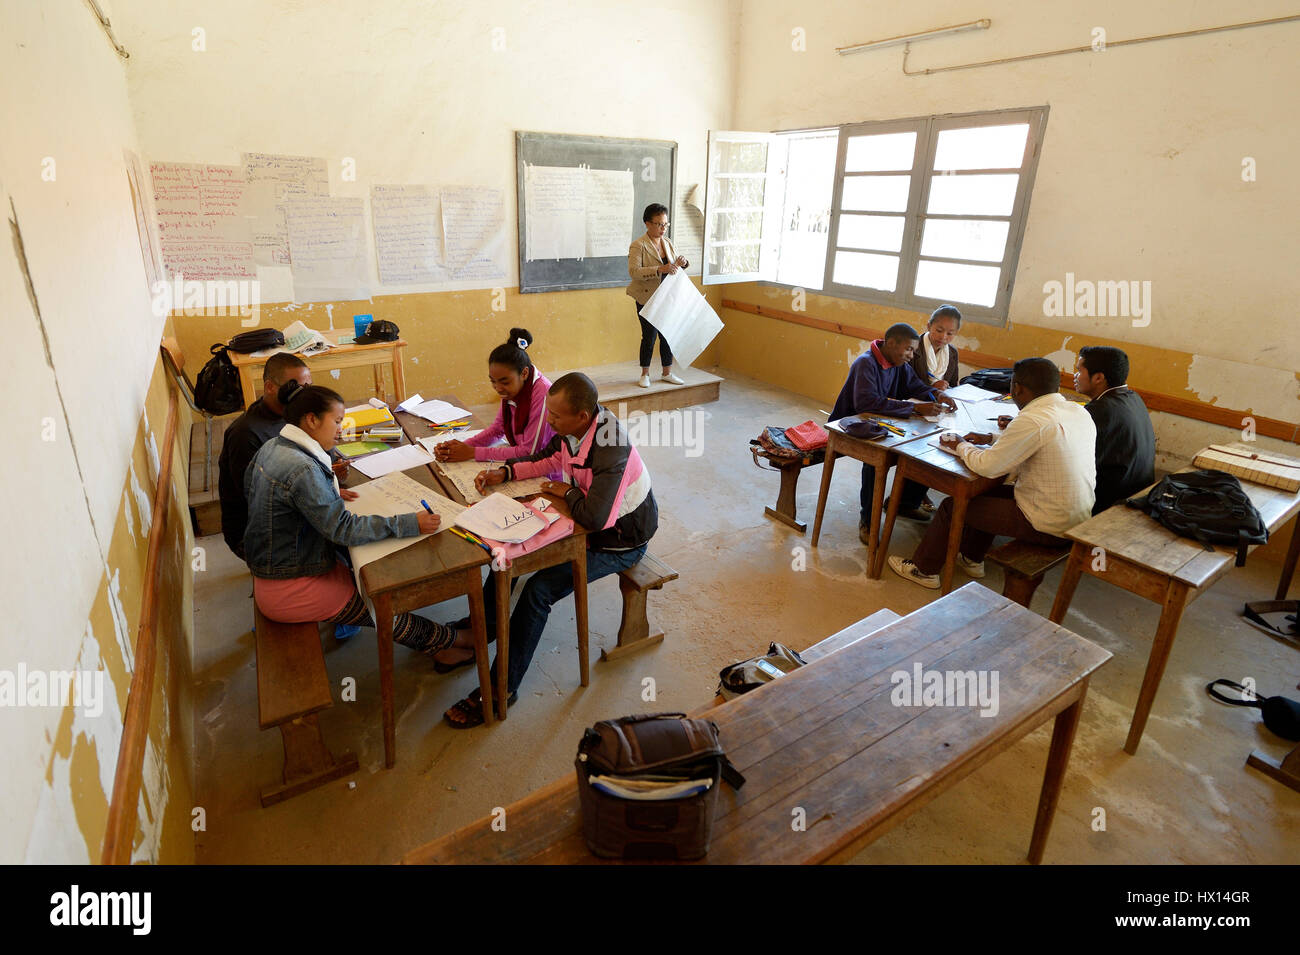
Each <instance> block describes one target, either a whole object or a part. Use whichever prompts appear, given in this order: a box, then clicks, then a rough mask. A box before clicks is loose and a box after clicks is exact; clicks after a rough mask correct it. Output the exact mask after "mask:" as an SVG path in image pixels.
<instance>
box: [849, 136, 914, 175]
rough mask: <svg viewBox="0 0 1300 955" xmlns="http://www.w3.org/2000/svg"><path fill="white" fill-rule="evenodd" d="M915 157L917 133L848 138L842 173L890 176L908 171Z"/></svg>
mask: <svg viewBox="0 0 1300 955" xmlns="http://www.w3.org/2000/svg"><path fill="white" fill-rule="evenodd" d="M915 155H916V133H915V132H908V133H881V134H879V135H876V136H850V137H849V143H848V151H847V152H846V153H845V156H844V171H845V172H891V171H894V170H899V169H911V168H912V163H913V157H914V156H915Z"/></svg>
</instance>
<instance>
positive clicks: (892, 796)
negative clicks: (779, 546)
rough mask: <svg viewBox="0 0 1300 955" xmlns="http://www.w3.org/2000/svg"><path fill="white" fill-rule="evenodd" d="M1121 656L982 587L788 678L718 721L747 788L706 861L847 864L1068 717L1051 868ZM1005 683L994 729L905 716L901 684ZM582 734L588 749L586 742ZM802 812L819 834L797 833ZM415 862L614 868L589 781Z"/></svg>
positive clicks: (428, 849) (1052, 796)
mask: <svg viewBox="0 0 1300 955" xmlns="http://www.w3.org/2000/svg"><path fill="white" fill-rule="evenodd" d="M1109 658H1110V653H1109V652H1107V651H1106V650H1103V649H1102V648H1101V647H1098V646H1096V645H1095V644H1093V643H1090V642H1089V641H1087V640H1084V639H1083V638H1082V637H1079V636H1076V635H1075V634H1073V633H1071V632H1069V631H1068V630H1065V629H1063V628H1061V627H1057V626H1055V625H1053V624H1051V623H1048V622H1047V621H1046V620H1044V619H1043V618H1042V617H1040V616H1038V615H1037V614H1035V613H1032V612H1031V611H1028V610H1026V609H1025V608H1023V607H1021V606H1019V605H1017V604H1014V603H1012V602H1011V601H1009V600H1007V599H1006V598H1005V597H1002V596H1000V595H998V594H995V593H993V592H992V591H991V590H988V589H987V588H985V587H982V586H980V585H978V584H968V585H967V586H965V587H963V588H961V589H960V590H958V591H957V592H955V593H953V594H950V595H948V596H947V597H944V598H942V599H940V600H937V601H935V602H934V603H932V604H929V605H928V606H926V607H923V608H921V609H920V610H917V611H916V612H914V613H911V614H908V615H907V616H906V617H904V618H902V619H901V620H899V621H897V622H896V623H893V624H890V625H888V626H886V627H884V628H883V629H881V630H878V631H876V632H875V633H873V634H871V635H870V636H868V637H865V638H864V639H860V640H857V641H856V642H853V643H851V644H850V645H849V646H846V647H844V648H843V649H841V650H839V651H838V652H835V653H832V654H830V655H829V656H826V657H823V658H820V659H818V660H816V661H814V662H812V663H810V664H808V666H806V667H803V668H801V669H799V670H796V671H795V672H793V673H791V674H790V675H789V676H787V677H784V678H782V679H780V680H776V681H774V682H773V683H770V684H768V685H767V686H765V687H762V688H760V689H758V690H755V691H753V692H751V693H747V694H745V695H744V696H741V697H738V698H736V699H734V700H731V701H730V702H728V703H724V704H723V705H721V706H717V707H714V708H712V709H708V710H706V711H704V713H702V714H701V715H704V716H707V717H708V718H709V719H711V720H713V721H714V722H715V723H716V724H717V725H718V730H719V735H720V737H721V739H722V744H723V746H724V747H725V748H726V751H727V755H728V756H729V757H730V759H731V761H732V762H733V763H734V764H735V765H736V768H737V769H739V770H740V771H741V772H742V773H743V774H744V775H745V779H746V782H745V785H744V787H743V788H742V789H740V790H739V791H735V790H732V789H731V788H730V787H727V786H724V787H723V788H722V790H721V792H720V793H719V794H718V809H717V816H716V817H715V819H714V823H713V837H712V842H711V845H710V848H709V854H708V856H707V857H706V858H705V859H704V860H703V861H704V862H707V863H712V864H714V865H718V864H726V863H733V864H736V863H739V864H752V863H759V862H761V863H810V862H811V863H816V862H843V861H846V860H848V859H850V858H852V857H853V856H854V855H855V854H856V853H857V852H858V851H860V850H861V849H862V848H863V847H864V846H866V845H867V844H868V843H870V842H872V841H873V840H874V839H876V838H878V837H879V836H880V835H882V834H883V833H885V832H886V831H888V830H889V829H890V828H892V827H893V826H895V825H897V824H898V823H899V822H901V821H902V820H904V819H905V818H907V817H908V816H909V815H911V814H912V813H913V812H915V811H916V810H918V809H920V808H921V807H922V806H924V805H926V804H927V803H928V802H930V801H931V800H932V799H934V798H935V797H936V796H938V795H940V794H941V793H943V792H944V791H945V790H947V789H949V788H950V787H952V786H953V785H955V784H956V783H958V782H960V781H961V780H962V779H964V778H965V777H966V776H968V775H970V774H971V773H972V772H974V771H975V770H976V769H978V768H979V767H980V766H982V765H983V764H984V763H986V762H988V761H989V760H991V759H993V758H994V757H995V756H997V755H998V754H999V753H1001V752H1002V751H1003V750H1005V749H1007V748H1008V747H1010V746H1011V745H1012V744H1014V743H1015V742H1016V741H1017V740H1019V739H1021V738H1022V737H1024V736H1025V735H1026V734H1028V733H1030V732H1032V731H1033V730H1034V729H1036V728H1037V727H1038V726H1040V725H1042V724H1043V723H1045V722H1046V721H1047V720H1048V719H1051V718H1052V717H1055V728H1054V730H1053V733H1052V741H1051V746H1050V749H1049V750H1048V755H1047V766H1046V770H1045V772H1044V776H1043V785H1042V789H1041V792H1040V795H1039V801H1038V812H1037V814H1036V817H1035V820H1034V830H1033V836H1032V839H1031V841H1030V847H1029V860H1030V861H1031V862H1033V863H1038V862H1040V861H1041V860H1042V857H1043V850H1044V848H1045V847H1046V844H1047V836H1048V832H1049V831H1050V829H1051V825H1052V817H1053V815H1054V814H1055V811H1056V805H1057V801H1058V799H1059V797H1060V793H1061V784H1062V781H1063V779H1064V775H1065V768H1066V765H1067V763H1068V761H1069V757H1070V749H1071V746H1072V745H1073V742H1074V734H1075V730H1076V728H1077V727H1078V724H1079V715H1080V712H1081V709H1082V707H1083V701H1084V697H1085V695H1086V693H1087V688H1088V679H1089V677H1090V676H1091V675H1092V673H1093V672H1094V671H1095V670H1096V669H1097V668H1098V667H1100V666H1101V665H1102V664H1104V663H1105V662H1106V661H1107V660H1108V659H1109ZM914 663H916V664H921V665H922V666H923V667H924V668H925V669H926V670H961V671H968V670H970V671H976V672H979V671H981V670H986V671H991V672H996V673H998V674H999V681H998V691H999V692H998V700H999V708H998V712H997V714H996V715H993V716H988V717H984V716H981V715H980V713H979V709H978V707H961V706H935V707H923V706H895V705H894V703H893V702H892V700H891V695H892V691H893V690H894V688H895V687H894V683H893V681H892V680H891V675H892V674H893V673H895V672H897V671H900V670H901V671H903V672H906V673H908V674H911V673H912V672H913V664H914ZM578 736H579V734H578V732H577V731H576V730H575V731H574V739H573V743H574V747H575V750H576V747H577V744H578ZM795 807H801V808H802V809H803V810H804V812H805V814H806V817H807V830H806V831H802V832H796V831H794V830H793V829H792V828H791V819H792V815H791V813H792V810H793V809H794V808H795ZM506 818H507V819H508V823H509V824H508V826H507V827H506V829H505V830H504V831H494V830H493V828H492V822H493V817H490V816H489V817H486V818H484V819H481V820H479V821H477V822H474V823H472V824H470V825H468V826H465V827H464V828H462V829H460V830H458V831H456V832H453V833H450V834H449V835H447V836H444V837H442V838H441V839H437V840H435V841H433V842H431V843H429V844H428V845H425V846H423V847H421V848H419V849H415V850H414V851H412V852H410V853H408V854H407V855H406V856H405V858H404V859H403V860H402V861H403V862H406V863H444V864H445V863H529V864H539V863H540V864H553V863H575V864H593V863H605V862H607V861H610V860H604V859H597V858H596V857H595V856H593V855H591V853H590V852H588V850H587V846H586V843H585V842H584V841H583V838H582V816H581V809H580V808H579V804H578V789H577V781H576V777H575V774H574V772H573V770H572V768H570V769H569V770H568V772H567V773H566V774H565V776H564V778H562V779H560V780H558V781H556V782H554V783H552V784H551V785H549V786H546V787H544V788H543V789H540V790H538V791H537V792H535V793H533V794H531V795H529V796H527V797H525V798H524V799H521V800H519V801H518V802H516V803H513V804H512V805H510V806H509V807H507V809H506Z"/></svg>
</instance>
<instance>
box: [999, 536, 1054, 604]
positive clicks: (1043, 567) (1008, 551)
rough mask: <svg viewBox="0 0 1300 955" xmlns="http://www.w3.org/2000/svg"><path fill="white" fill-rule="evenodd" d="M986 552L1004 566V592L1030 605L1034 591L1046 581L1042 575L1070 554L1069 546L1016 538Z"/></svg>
mask: <svg viewBox="0 0 1300 955" xmlns="http://www.w3.org/2000/svg"><path fill="white" fill-rule="evenodd" d="M984 556H985V559H986V560H991V561H993V563H995V564H997V565H998V566H1000V567H1001V568H1002V570H1003V575H1004V583H1003V585H1002V596H1004V597H1006V598H1007V599H1008V600H1014V601H1015V602H1016V603H1018V604H1020V606H1022V607H1028V606H1029V601H1030V600H1032V599H1033V596H1034V591H1035V590H1037V589H1038V585H1039V584H1041V583H1042V582H1043V575H1044V574H1046V573H1047V572H1048V571H1049V570H1051V569H1052V568H1053V567H1055V566H1056V565H1057V564H1061V563H1064V562H1065V560H1066V558H1068V557H1069V556H1070V548H1069V547H1044V546H1042V545H1041V544H1028V543H1026V542H1025V541H1017V540H1013V541H1010V542H1008V543H1006V544H1003V545H1002V546H1001V547H996V548H994V549H993V550H991V551H989V552H988V553H987V554H985V555H984Z"/></svg>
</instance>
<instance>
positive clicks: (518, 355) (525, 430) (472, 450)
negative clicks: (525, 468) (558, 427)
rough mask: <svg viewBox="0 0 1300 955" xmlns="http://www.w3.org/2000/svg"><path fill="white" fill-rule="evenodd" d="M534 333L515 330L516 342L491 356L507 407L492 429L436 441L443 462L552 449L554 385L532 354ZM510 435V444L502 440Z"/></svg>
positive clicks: (491, 373) (493, 378)
mask: <svg viewBox="0 0 1300 955" xmlns="http://www.w3.org/2000/svg"><path fill="white" fill-rule="evenodd" d="M532 343H533V336H532V335H531V334H529V332H528V329H526V328H512V329H510V340H509V341H507V342H505V343H504V344H501V345H498V346H497V347H496V348H494V349H492V353H491V354H489V355H488V380H489V381H490V382H491V384H492V388H493V390H494V391H496V393H497V394H498V395H500V396H501V409H500V410H499V411H498V412H497V416H496V420H495V421H493V422H492V424H491V426H490V427H487V428H484V429H483V430H482V431H480V432H479V433H478V434H476V435H474V436H473V437H472V438H468V439H466V440H465V441H443V442H442V443H441V444H436V445H434V449H433V453H434V456H435V457H436V458H437V459H438V460H439V461H468V460H470V459H471V458H472V459H474V460H475V461H509V460H510V459H511V458H521V457H524V456H526V455H529V454H533V453H535V452H537V451H540V450H541V449H542V448H544V447H546V445H547V443H548V442H549V441H550V440H551V438H553V437H554V436H555V432H554V431H552V430H551V426H550V425H549V424H547V423H546V394H547V392H549V391H550V390H551V383H550V381H548V380H547V378H546V376H545V375H543V374H542V373H541V372H540V371H538V370H537V368H536V366H535V365H533V362H532V359H531V358H529V357H528V346H529V345H531V344H532ZM501 438H505V441H506V443H505V444H497V443H496V442H497V441H498V440H500V439H501Z"/></svg>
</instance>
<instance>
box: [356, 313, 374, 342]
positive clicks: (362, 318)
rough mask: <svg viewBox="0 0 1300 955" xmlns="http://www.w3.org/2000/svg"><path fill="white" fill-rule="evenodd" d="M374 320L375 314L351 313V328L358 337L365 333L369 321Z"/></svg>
mask: <svg viewBox="0 0 1300 955" xmlns="http://www.w3.org/2000/svg"><path fill="white" fill-rule="evenodd" d="M374 320H375V316H373V315H353V316H352V329H353V331H354V332H355V334H356V337H357V338H360V337H361V336H362V335H364V334H365V333H366V329H367V328H369V327H370V323H371V322H373V321H374Z"/></svg>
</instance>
